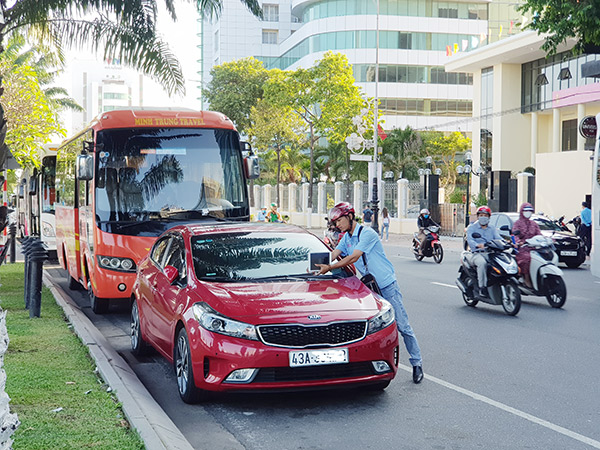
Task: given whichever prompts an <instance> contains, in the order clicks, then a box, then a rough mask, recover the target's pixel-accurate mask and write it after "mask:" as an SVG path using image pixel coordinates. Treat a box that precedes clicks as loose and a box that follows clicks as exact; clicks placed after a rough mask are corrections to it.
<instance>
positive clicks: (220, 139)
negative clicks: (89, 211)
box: [95, 128, 249, 232]
mask: <svg viewBox="0 0 600 450" xmlns="http://www.w3.org/2000/svg"><path fill="white" fill-rule="evenodd" d="M96 154H97V158H96V164H97V170H96V203H95V205H96V207H95V212H96V220H97V222H98V223H99V224H100V226H101V228H105V227H103V226H102V225H103V224H104V223H109V224H112V227H106V228H107V229H106V231H113V232H119V229H118V228H119V227H116V228H117V229H115V225H114V224H115V223H117V224H118V223H127V224H128V228H127V230H128V232H133V231H132V227H131V226H130V225H131V223H132V222H140V223H142V222H147V221H148V220H155V219H161V218H163V217H165V216H167V215H171V214H172V213H173V212H182V211H185V212H195V214H196V216H214V217H220V218H237V219H240V218H243V217H246V218H247V217H248V214H249V211H248V200H247V195H246V186H245V180H244V176H243V173H242V158H241V152H240V144H239V138H238V135H237V132H235V131H234V130H224V129H189V128H156V129H117V130H103V131H101V132H99V134H98V138H97V150H96ZM134 228H135V227H134Z"/></svg>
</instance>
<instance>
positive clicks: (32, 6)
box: [0, 0, 262, 167]
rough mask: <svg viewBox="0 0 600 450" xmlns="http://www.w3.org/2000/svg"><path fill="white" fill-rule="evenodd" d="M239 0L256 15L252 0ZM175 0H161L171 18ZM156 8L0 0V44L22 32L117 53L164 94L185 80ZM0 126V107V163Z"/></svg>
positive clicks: (0, 121)
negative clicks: (160, 26)
mask: <svg viewBox="0 0 600 450" xmlns="http://www.w3.org/2000/svg"><path fill="white" fill-rule="evenodd" d="M188 1H192V0H188ZM240 1H241V2H242V3H243V4H244V5H246V6H247V7H248V9H249V10H250V11H251V12H252V13H253V14H255V15H257V16H259V17H260V16H262V12H261V7H260V4H259V2H258V0H240ZM175 3H176V2H175V0H164V4H165V6H166V8H167V10H168V11H169V14H170V15H171V18H172V19H173V20H176V18H177V16H176V13H175ZM195 3H196V6H197V8H198V11H199V12H200V13H201V14H204V15H208V16H212V15H218V14H219V13H220V12H221V9H222V6H223V5H222V4H223V1H222V0H195ZM157 10H158V9H157V1H156V0H127V1H123V0H101V1H98V0H44V1H40V0H15V1H11V2H9V1H7V0H0V44H2V40H3V38H4V36H9V35H12V34H13V33H23V34H24V35H26V36H28V37H31V38H32V39H37V40H38V41H39V42H41V43H43V42H51V43H53V44H54V45H56V46H57V47H58V48H59V49H61V50H62V49H66V48H71V47H78V48H81V47H84V46H88V47H90V48H91V49H92V50H93V51H95V52H98V51H101V52H102V53H103V56H104V58H119V59H120V60H121V63H122V64H123V65H126V66H129V67H132V68H133V69H136V70H138V71H140V72H141V73H143V74H144V75H147V76H149V77H151V78H153V79H154V80H156V81H158V82H159V83H160V84H161V85H162V86H163V87H164V88H165V90H166V91H167V92H168V93H169V94H172V93H176V92H178V93H183V91H184V85H185V80H184V78H183V73H182V71H181V67H180V65H179V62H178V61H177V58H176V57H175V55H173V54H172V53H171V51H170V50H169V48H168V46H167V44H166V42H165V41H163V40H162V39H161V38H160V37H159V35H158V34H157V30H156V17H157ZM2 50H3V48H2V47H1V46H0V52H1V51H2ZM0 95H2V88H1V87H0ZM5 126H6V120H5V119H4V114H3V111H2V108H0V163H2V160H3V157H5V156H6V153H7V150H8V149H7V147H6V145H5V143H4V135H5V130H6V128H5ZM0 167H1V165H0Z"/></svg>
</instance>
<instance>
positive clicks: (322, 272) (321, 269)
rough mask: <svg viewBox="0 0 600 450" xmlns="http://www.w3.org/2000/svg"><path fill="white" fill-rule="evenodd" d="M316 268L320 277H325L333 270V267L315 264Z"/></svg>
mask: <svg viewBox="0 0 600 450" xmlns="http://www.w3.org/2000/svg"><path fill="white" fill-rule="evenodd" d="M315 266H317V267H318V268H319V275H325V274H326V273H327V272H329V271H330V270H331V265H329V264H315Z"/></svg>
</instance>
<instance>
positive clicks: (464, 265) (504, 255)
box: [456, 233, 521, 316]
mask: <svg viewBox="0 0 600 450" xmlns="http://www.w3.org/2000/svg"><path fill="white" fill-rule="evenodd" d="M473 237H475V238H479V237H481V235H480V234H479V233H473ZM510 250H512V246H511V245H510V244H507V243H506V242H505V241H504V240H500V239H497V240H493V241H491V242H487V243H486V244H485V252H483V254H484V256H485V258H486V260H487V289H488V293H489V297H483V296H480V295H479V292H478V289H476V288H477V286H478V283H477V269H476V268H475V267H472V266H471V264H470V258H471V252H469V251H463V252H462V254H461V257H460V262H461V265H460V268H459V269H458V278H457V279H456V285H457V286H458V288H459V289H460V291H461V292H462V296H463V300H464V301H465V303H466V304H467V305H468V306H473V307H474V306H476V305H477V303H479V302H480V301H482V302H484V303H489V304H490V305H502V307H503V308H504V311H505V312H506V314H508V315H509V316H515V315H517V314H518V312H519V310H520V309H521V292H520V290H519V286H518V284H517V280H516V278H517V275H518V272H519V269H518V266H517V261H516V259H515V257H514V256H513V255H512V254H511V253H509V252H510Z"/></svg>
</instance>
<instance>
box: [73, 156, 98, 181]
mask: <svg viewBox="0 0 600 450" xmlns="http://www.w3.org/2000/svg"><path fill="white" fill-rule="evenodd" d="M76 167H77V178H78V179H80V180H83V181H89V180H91V179H92V178H93V175H94V159H93V157H92V155H78V156H77V166H76Z"/></svg>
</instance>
